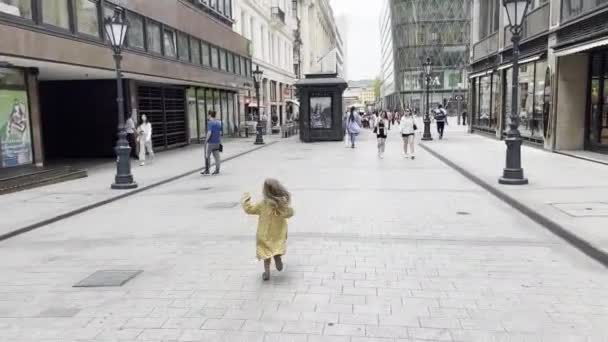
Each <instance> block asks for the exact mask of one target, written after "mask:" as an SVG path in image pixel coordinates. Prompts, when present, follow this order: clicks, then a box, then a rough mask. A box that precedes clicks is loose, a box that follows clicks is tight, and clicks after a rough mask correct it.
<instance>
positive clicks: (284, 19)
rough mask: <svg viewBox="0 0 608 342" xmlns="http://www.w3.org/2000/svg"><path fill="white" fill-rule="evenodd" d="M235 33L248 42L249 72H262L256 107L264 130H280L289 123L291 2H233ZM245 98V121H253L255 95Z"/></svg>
mask: <svg viewBox="0 0 608 342" xmlns="http://www.w3.org/2000/svg"><path fill="white" fill-rule="evenodd" d="M233 2H234V6H235V8H234V12H235V17H236V18H239V19H238V22H237V23H236V24H235V25H234V30H235V32H237V33H239V34H241V35H242V36H243V37H245V38H247V39H249V41H250V43H251V45H250V50H251V52H252V57H253V70H255V68H256V67H259V68H260V70H262V71H263V73H264V74H263V80H262V82H261V85H260V107H261V111H260V112H261V114H262V116H263V117H267V118H268V119H269V120H268V121H267V125H268V128H271V127H276V126H280V125H282V124H284V123H286V122H288V121H290V120H292V119H293V113H294V111H293V108H292V107H291V105H290V103H291V102H292V100H293V99H294V96H295V94H294V87H293V84H294V83H295V78H296V76H295V73H294V70H293V43H294V31H295V30H296V28H297V25H298V23H297V17H296V16H294V8H293V5H294V4H293V1H292V0H233ZM245 95H246V96H245V97H246V104H247V108H248V110H247V113H248V119H249V120H254V118H255V117H256V115H257V113H258V110H257V101H256V94H255V91H253V90H252V91H249V92H247V94H245Z"/></svg>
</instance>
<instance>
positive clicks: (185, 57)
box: [177, 33, 190, 61]
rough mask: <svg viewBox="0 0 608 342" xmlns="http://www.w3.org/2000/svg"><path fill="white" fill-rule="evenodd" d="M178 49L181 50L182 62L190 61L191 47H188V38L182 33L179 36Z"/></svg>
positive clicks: (180, 57)
mask: <svg viewBox="0 0 608 342" xmlns="http://www.w3.org/2000/svg"><path fill="white" fill-rule="evenodd" d="M177 39H178V41H177V47H178V49H179V59H181V60H182V61H189V60H190V46H189V45H188V36H187V35H185V34H183V33H180V34H178V35H177Z"/></svg>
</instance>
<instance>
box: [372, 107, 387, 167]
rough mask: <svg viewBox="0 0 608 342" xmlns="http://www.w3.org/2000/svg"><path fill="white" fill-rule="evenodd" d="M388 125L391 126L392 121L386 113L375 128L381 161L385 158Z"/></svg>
mask: <svg viewBox="0 0 608 342" xmlns="http://www.w3.org/2000/svg"><path fill="white" fill-rule="evenodd" d="M388 125H390V121H389V119H388V115H387V114H386V113H384V116H383V117H382V118H380V119H379V120H378V124H377V125H376V127H375V128H374V133H375V134H376V139H378V158H380V159H382V158H384V151H385V150H386V138H387V132H388Z"/></svg>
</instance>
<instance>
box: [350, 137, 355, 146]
mask: <svg viewBox="0 0 608 342" xmlns="http://www.w3.org/2000/svg"><path fill="white" fill-rule="evenodd" d="M350 147H352V148H355V134H354V133H351V134H350Z"/></svg>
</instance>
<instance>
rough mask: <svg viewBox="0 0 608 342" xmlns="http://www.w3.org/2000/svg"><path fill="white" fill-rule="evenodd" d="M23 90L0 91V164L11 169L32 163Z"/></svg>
mask: <svg viewBox="0 0 608 342" xmlns="http://www.w3.org/2000/svg"><path fill="white" fill-rule="evenodd" d="M27 104H28V100H27V93H26V91H25V90H7V89H0V163H1V166H2V167H12V166H19V165H26V164H31V163H32V141H31V135H30V120H29V117H30V116H29V112H28V105H27Z"/></svg>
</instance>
